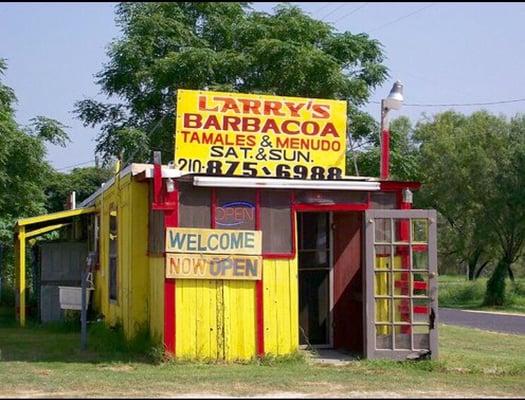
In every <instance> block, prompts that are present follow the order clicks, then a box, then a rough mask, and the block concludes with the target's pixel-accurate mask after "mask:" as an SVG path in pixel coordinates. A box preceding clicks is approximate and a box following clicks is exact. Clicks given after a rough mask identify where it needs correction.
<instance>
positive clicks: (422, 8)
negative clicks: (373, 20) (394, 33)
mask: <svg viewBox="0 0 525 400" xmlns="http://www.w3.org/2000/svg"><path fill="white" fill-rule="evenodd" d="M434 4H435V3H430V4H427V5H426V6H424V7H421V8H418V9H417V10H415V11H412V12H411V13H408V14H405V15H402V16H401V17H399V18H396V19H394V20H392V21H390V22H387V23H385V24H383V25H380V26H378V27H377V28H374V29H371V30H369V31H368V33H372V32H374V31H377V30H379V29H383V28H385V27H387V26H390V25H392V24H395V23H396V22H399V21H401V20H403V19H405V18H408V17H411V16H412V15H415V14H418V13H420V12H421V11H424V10H426V9H427V8H430V7H432V6H433V5H434Z"/></svg>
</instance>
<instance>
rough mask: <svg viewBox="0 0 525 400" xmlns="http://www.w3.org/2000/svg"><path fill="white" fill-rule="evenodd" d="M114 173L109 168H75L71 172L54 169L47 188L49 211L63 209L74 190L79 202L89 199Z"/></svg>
mask: <svg viewBox="0 0 525 400" xmlns="http://www.w3.org/2000/svg"><path fill="white" fill-rule="evenodd" d="M111 176H112V173H111V171H110V170H109V169H107V168H99V167H86V168H74V169H73V170H72V171H71V172H70V173H68V174H66V173H61V172H56V171H54V172H53V173H52V174H50V179H49V180H48V183H47V185H46V188H45V194H46V197H47V201H46V208H47V210H48V211H49V212H55V211H61V210H63V209H64V205H65V203H66V201H67V198H68V196H69V194H70V193H71V192H72V191H75V192H76V199H77V203H80V202H82V201H83V200H85V199H87V198H88V197H89V196H90V195H91V194H92V193H94V192H95V191H96V190H97V189H99V188H100V185H101V184H102V183H104V182H106V181H107V180H108V179H109V178H110V177H111Z"/></svg>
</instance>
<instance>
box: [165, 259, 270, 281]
mask: <svg viewBox="0 0 525 400" xmlns="http://www.w3.org/2000/svg"><path fill="white" fill-rule="evenodd" d="M261 267H262V257H261V256H246V255H219V254H217V255H210V254H177V253H171V254H166V278H174V279H240V280H259V279H261Z"/></svg>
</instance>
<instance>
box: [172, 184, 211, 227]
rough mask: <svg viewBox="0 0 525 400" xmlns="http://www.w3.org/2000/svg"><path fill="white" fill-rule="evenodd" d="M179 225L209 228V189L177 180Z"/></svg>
mask: <svg viewBox="0 0 525 400" xmlns="http://www.w3.org/2000/svg"><path fill="white" fill-rule="evenodd" d="M179 226H181V227H185V228H211V190H210V188H206V187H198V186H193V185H192V184H191V183H189V182H179Z"/></svg>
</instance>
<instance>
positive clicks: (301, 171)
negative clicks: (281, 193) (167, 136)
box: [175, 90, 346, 180]
mask: <svg viewBox="0 0 525 400" xmlns="http://www.w3.org/2000/svg"><path fill="white" fill-rule="evenodd" d="M175 143H176V145H175V165H176V167H177V168H178V169H179V170H181V171H183V172H189V173H202V174H209V175H225V176H242V175H244V176H252V177H273V178H296V179H314V180H325V179H340V178H341V177H342V175H343V174H344V169H345V154H346V152H345V144H346V102H345V101H339V100H323V99H309V98H298V97H281V96H267V95H255V94H241V93H221V92H210V91H194V90H179V91H178V93H177V124H176V134H175Z"/></svg>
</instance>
